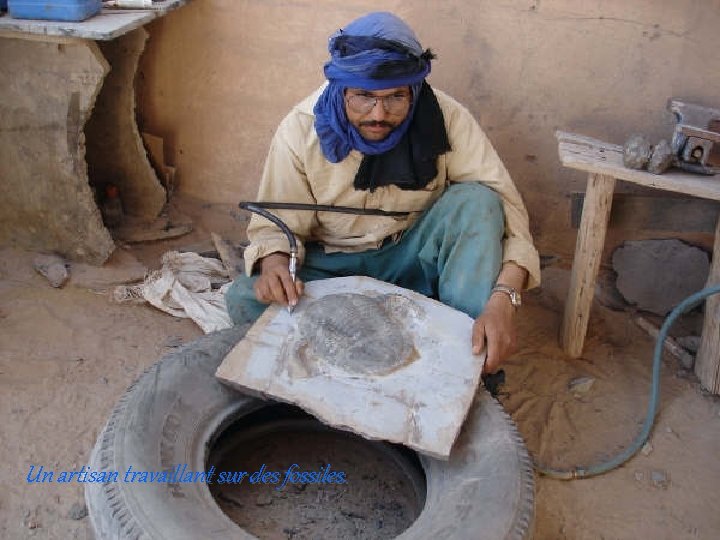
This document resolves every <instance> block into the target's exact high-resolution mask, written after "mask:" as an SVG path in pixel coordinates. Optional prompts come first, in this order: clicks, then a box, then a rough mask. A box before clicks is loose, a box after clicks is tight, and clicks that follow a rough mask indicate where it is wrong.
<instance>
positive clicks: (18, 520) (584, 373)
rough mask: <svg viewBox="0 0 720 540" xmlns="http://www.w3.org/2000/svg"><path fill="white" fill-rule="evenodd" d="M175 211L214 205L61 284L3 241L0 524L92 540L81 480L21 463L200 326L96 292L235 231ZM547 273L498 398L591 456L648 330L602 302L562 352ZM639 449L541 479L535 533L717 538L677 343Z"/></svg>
mask: <svg viewBox="0 0 720 540" xmlns="http://www.w3.org/2000/svg"><path fill="white" fill-rule="evenodd" d="M185 211H186V212H187V213H188V214H190V215H191V217H192V218H193V219H194V220H195V221H196V222H197V223H201V222H203V220H202V219H201V216H207V215H209V214H210V215H213V216H215V217H214V219H212V220H207V219H206V220H204V222H203V223H202V225H198V226H197V227H196V231H195V232H194V233H193V234H192V235H190V236H187V237H184V238H182V239H177V240H174V241H165V242H161V243H153V244H146V245H142V246H136V247H128V248H127V249H121V250H119V251H118V252H117V253H116V254H115V255H114V256H113V258H112V259H111V261H110V263H108V264H107V265H106V266H105V267H103V268H99V269H92V268H90V269H88V268H83V267H79V266H77V267H73V269H72V271H73V274H74V277H73V281H72V282H70V283H69V284H68V285H66V286H65V287H64V288H62V289H54V288H52V287H50V286H49V284H48V282H47V280H45V278H43V277H42V276H40V275H38V274H37V273H35V272H34V271H33V270H32V259H33V254H32V253H28V252H24V251H19V250H13V249H9V248H7V249H2V250H0V321H1V322H0V415H1V416H0V418H1V419H2V422H1V424H0V457H2V460H1V463H0V481H1V482H2V488H3V489H2V490H1V491H0V537H1V538H7V539H15V538H52V539H68V538H79V539H83V538H91V534H90V529H89V526H88V518H87V517H82V516H83V512H82V505H83V497H82V487H81V485H80V484H77V483H73V484H57V483H52V484H38V483H32V484H28V483H27V481H26V477H27V475H28V472H29V470H30V467H31V466H33V465H35V466H39V465H42V466H44V467H45V468H46V469H48V468H49V469H54V470H77V469H79V468H80V466H82V465H83V464H86V462H87V459H88V455H89V452H90V449H91V447H92V445H93V444H94V441H95V439H96V436H97V434H98V432H99V431H100V430H101V429H102V426H103V424H104V422H105V419H106V418H107V416H108V414H109V412H110V411H111V409H112V407H113V405H114V404H115V402H116V400H117V399H118V398H119V397H120V396H121V395H122V393H123V392H124V390H125V388H126V387H127V386H128V385H129V384H130V383H131V382H132V381H133V380H134V379H135V378H136V377H138V376H139V375H140V374H141V373H142V372H143V370H144V369H145V368H146V367H147V366H149V365H151V364H152V363H153V362H155V361H156V360H157V359H158V358H160V357H161V356H162V355H163V354H164V353H167V352H169V351H171V350H172V349H173V348H174V347H177V346H178V345H179V344H182V343H185V342H188V341H191V340H193V339H194V338H196V337H197V336H199V335H200V334H201V331H200V330H199V328H197V327H196V326H195V325H194V323H192V322H191V321H189V320H187V319H177V318H173V317H171V316H170V315H166V314H164V313H162V312H160V311H157V310H155V309H154V308H151V307H149V306H147V305H145V306H136V305H118V304H114V303H112V302H111V301H110V299H109V295H108V294H107V292H106V289H107V286H108V285H107V284H108V283H109V282H112V281H113V280H117V279H120V278H119V276H122V275H124V273H125V274H127V273H132V272H133V271H135V272H136V271H137V270H136V266H137V262H138V261H140V262H141V263H143V264H144V265H145V266H146V267H148V268H156V267H158V266H159V256H160V254H161V253H163V252H164V251H167V250H169V249H173V248H176V247H178V246H182V245H191V244H192V243H193V242H195V243H198V245H199V244H202V243H203V242H204V243H206V244H207V242H208V240H209V236H208V233H209V230H214V231H216V232H220V233H221V234H226V235H228V236H231V237H232V235H233V234H236V232H237V225H236V224H234V223H233V222H232V219H231V217H232V216H231V214H232V211H231V210H228V209H227V208H223V209H220V210H218V208H213V207H210V206H207V205H205V206H203V207H197V208H195V212H196V213H195V214H193V211H188V210H187V209H185ZM133 261H134V262H133ZM546 277H547V279H546V283H545V285H544V286H543V288H542V289H541V290H539V291H536V292H534V293H532V294H528V295H527V301H526V304H527V305H526V306H525V307H523V308H522V311H521V312H520V314H519V315H518V319H519V324H520V336H521V342H522V348H521V350H520V351H519V352H518V353H517V354H516V355H515V356H514V357H513V358H512V360H511V361H509V362H508V364H507V367H506V371H507V383H506V384H505V386H504V387H503V393H502V395H501V401H502V403H503V405H504V406H505V407H506V409H507V410H508V411H509V412H510V413H511V414H512V415H513V417H514V418H515V420H516V422H517V423H518V426H519V429H520V432H521V433H522V434H523V436H524V437H525V439H526V441H527V445H528V447H529V449H530V451H531V453H532V454H533V455H535V456H536V458H537V459H538V460H539V461H541V462H542V463H544V464H547V465H551V466H555V467H569V466H574V465H587V464H590V463H594V462H596V461H598V460H602V459H603V458H607V457H608V456H610V455H613V453H614V452H616V451H617V450H618V449H620V448H621V447H623V446H625V445H626V444H628V443H629V442H630V440H631V439H632V438H633V437H634V435H635V433H636V432H637V430H638V428H639V425H640V423H641V422H642V420H643V418H644V415H645V407H646V403H647V394H648V389H649V381H650V377H649V374H650V364H651V354H652V347H653V342H652V340H651V339H650V338H649V337H648V336H647V335H646V334H645V333H644V331H642V330H640V329H638V328H637V326H635V325H634V324H633V323H632V322H631V314H629V313H626V312H615V311H611V310H609V309H607V308H604V307H602V306H601V305H597V306H595V307H594V310H593V314H592V320H591V328H590V332H589V336H588V340H587V342H586V348H585V353H584V355H583V357H582V358H580V359H578V360H569V359H567V358H566V357H565V356H564V355H563V354H562V352H561V350H560V349H559V347H558V343H557V334H558V328H559V324H560V320H561V314H562V301H563V297H564V291H565V287H566V280H567V269H566V268H565V269H564V268H561V267H559V266H557V265H556V266H555V267H553V268H549V269H546ZM103 283H104V284H105V285H103ZM578 377H592V378H593V379H594V383H593V385H592V387H591V388H590V389H589V390H587V391H586V392H584V393H573V392H572V391H570V390H569V389H568V383H569V382H570V381H572V380H574V379H576V378H578ZM646 450H647V451H646V452H645V453H644V454H639V455H638V456H636V457H635V458H634V459H632V460H631V461H630V462H629V463H627V464H626V465H625V466H623V467H621V468H619V469H617V470H615V471H613V472H611V473H609V474H606V475H604V476H601V477H596V478H592V479H587V480H580V481H572V482H562V481H556V480H552V479H547V478H542V477H539V478H538V479H537V486H536V527H535V538H537V539H540V540H545V539H548V540H550V539H552V540H555V539H564V538H568V539H644V538H648V539H650V538H652V539H686V538H687V539H715V538H718V537H720V512H718V508H720V459H718V455H719V450H720V400H719V399H718V398H717V397H715V396H709V395H707V394H705V393H704V392H703V391H702V390H701V389H700V387H699V385H698V383H697V380H696V379H695V378H694V376H693V375H692V374H691V373H688V372H687V371H684V370H682V369H680V368H679V366H678V364H677V361H676V360H675V359H674V358H672V357H668V358H666V359H665V360H664V365H663V376H662V398H661V405H660V411H659V416H658V421H657V423H656V425H655V428H654V431H653V435H652V437H651V447H649V448H647V449H646ZM489 489H492V487H491V486H490V487H489ZM77 518H80V519H77Z"/></svg>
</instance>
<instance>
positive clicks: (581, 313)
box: [556, 131, 720, 394]
mask: <svg viewBox="0 0 720 540" xmlns="http://www.w3.org/2000/svg"><path fill="white" fill-rule="evenodd" d="M556 137H557V139H558V153H559V156H560V161H561V162H562V164H563V165H564V166H566V167H570V168H573V169H579V170H581V171H586V172H587V173H588V181H587V191H586V193H585V202H584V204H583V211H582V219H581V222H580V229H579V231H578V238H577V243H576V246H575V258H574V260H573V265H572V273H571V277H570V289H569V291H568V298H567V302H566V303H565V314H564V317H563V323H562V330H561V341H562V346H563V349H564V350H565V352H566V353H567V354H568V355H569V356H571V357H573V358H577V357H578V356H580V354H581V353H582V349H583V343H584V341H585V334H586V333H587V327H588V318H589V315H590V306H591V304H592V300H593V296H594V292H595V280H596V279H597V275H598V270H599V268H600V259H601V257H602V251H603V245H604V243H605V233H606V231H607V226H608V219H609V217H610V207H611V205H612V197H613V191H614V190H615V183H616V181H617V180H624V181H626V182H631V183H633V184H638V185H642V186H646V187H651V188H656V189H662V190H666V191H673V192H676V193H684V194H686V195H692V196H694V197H701V198H705V199H712V200H716V201H720V176H719V175H715V176H700V175H694V174H689V173H685V172H676V171H673V172H669V173H666V174H662V175H655V174H650V173H648V172H646V171H639V170H634V169H628V168H626V167H625V166H624V165H623V160H622V147H621V146H618V145H614V144H608V143H605V142H603V141H599V140H597V139H592V138H590V137H584V136H582V135H577V134H573V133H566V132H562V131H558V132H557V133H556ZM717 283H720V218H719V219H718V222H717V225H716V228H715V243H714V247H713V260H712V266H711V269H710V276H709V279H708V285H710V284H717ZM695 373H696V374H697V376H698V377H699V379H700V382H701V384H702V385H703V387H705V388H707V389H708V390H710V391H711V392H713V393H715V394H720V298H718V295H713V296H711V297H709V298H708V300H707V302H706V306H705V321H704V325H703V332H702V341H701V346H700V349H699V351H698V354H697V358H696V360H695Z"/></svg>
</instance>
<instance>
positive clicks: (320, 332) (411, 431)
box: [216, 277, 485, 459]
mask: <svg viewBox="0 0 720 540" xmlns="http://www.w3.org/2000/svg"><path fill="white" fill-rule="evenodd" d="M472 325H473V320H472V318H470V317H469V316H467V315H465V314H464V313H461V312H459V311H456V310H454V309H452V308H450V307H448V306H445V305H443V304H441V303H440V302H437V301H435V300H431V299H429V298H427V297H425V296H423V295H420V294H417V293H415V292H413V291H409V290H407V289H403V288H401V287H396V286H394V285H390V284H387V283H384V282H381V281H377V280H375V279H372V278H367V277H346V278H333V279H325V280H320V281H313V282H311V283H308V284H307V285H306V289H305V296H303V298H302V299H301V301H300V303H299V304H298V306H297V307H296V308H295V311H294V312H293V314H292V315H291V314H289V313H288V312H287V310H286V309H284V308H281V307H279V306H271V307H270V308H268V309H267V310H266V311H265V313H264V314H263V315H262V316H261V317H260V319H258V321H257V322H256V323H255V324H254V325H253V326H252V327H251V328H250V330H249V331H248V332H247V334H246V336H245V338H244V339H243V340H242V341H241V342H240V343H238V345H237V346H236V347H235V348H234V349H233V350H232V351H231V352H230V354H228V356H227V357H226V358H225V360H224V361H223V363H222V364H221V365H220V367H219V368H218V370H217V373H216V375H217V377H218V378H219V379H220V380H221V381H222V382H225V383H227V384H230V385H232V386H234V387H236V388H239V389H241V390H243V391H245V392H249V393H251V394H260V395H262V396H267V397H271V398H274V399H277V400H279V401H284V402H290V403H294V404H297V405H298V406H300V407H302V408H304V409H305V410H307V411H308V412H310V413H311V414H313V415H315V416H316V417H317V418H319V419H320V420H322V421H323V422H325V423H326V424H328V425H331V426H334V427H337V428H340V429H345V430H350V431H353V432H355V433H358V434H359V435H361V436H364V437H366V438H370V439H383V440H388V441H391V442H395V443H400V444H404V445H406V446H408V447H410V448H413V449H415V450H417V451H418V452H421V453H424V454H427V455H430V456H433V457H437V458H441V459H447V457H448V456H449V454H450V449H451V448H452V445H453V443H454V441H455V438H456V437H457V435H458V433H459V430H460V427H461V425H462V423H463V421H464V419H465V416H466V414H467V412H468V409H469V407H470V404H471V403H472V400H473V398H474V395H475V392H476V390H477V387H478V385H479V382H480V373H481V371H482V365H483V362H484V359H485V357H484V355H478V356H476V355H473V354H472V351H471V348H470V343H471V336H472Z"/></svg>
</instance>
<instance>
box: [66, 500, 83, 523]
mask: <svg viewBox="0 0 720 540" xmlns="http://www.w3.org/2000/svg"><path fill="white" fill-rule="evenodd" d="M87 515H88V508H87V506H86V505H85V503H73V505H72V506H71V507H70V511H69V512H68V515H67V517H69V518H70V519H74V520H76V521H80V520H81V519H84V518H86V517H87Z"/></svg>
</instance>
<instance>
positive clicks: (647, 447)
mask: <svg viewBox="0 0 720 540" xmlns="http://www.w3.org/2000/svg"><path fill="white" fill-rule="evenodd" d="M652 451H653V445H652V443H651V442H650V441H648V442H646V443H645V444H643V447H642V449H641V450H640V453H641V454H642V455H643V456H649V455H650V453H651V452H652Z"/></svg>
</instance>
